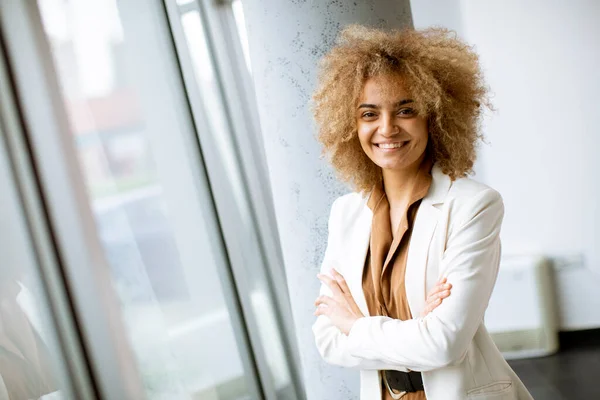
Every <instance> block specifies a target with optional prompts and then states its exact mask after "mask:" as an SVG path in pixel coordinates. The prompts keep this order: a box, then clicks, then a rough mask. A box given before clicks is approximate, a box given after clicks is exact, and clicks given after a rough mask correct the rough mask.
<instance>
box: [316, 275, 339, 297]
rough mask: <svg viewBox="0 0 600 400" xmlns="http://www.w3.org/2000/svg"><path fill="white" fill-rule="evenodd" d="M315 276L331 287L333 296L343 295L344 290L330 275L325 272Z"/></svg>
mask: <svg viewBox="0 0 600 400" xmlns="http://www.w3.org/2000/svg"><path fill="white" fill-rule="evenodd" d="M317 278H319V280H320V281H321V282H323V283H324V284H326V285H327V286H329V289H331V292H332V293H333V295H334V296H343V295H344V292H343V290H342V288H341V287H340V285H339V284H338V282H337V281H336V280H335V279H333V278H332V277H330V276H328V275H325V274H317Z"/></svg>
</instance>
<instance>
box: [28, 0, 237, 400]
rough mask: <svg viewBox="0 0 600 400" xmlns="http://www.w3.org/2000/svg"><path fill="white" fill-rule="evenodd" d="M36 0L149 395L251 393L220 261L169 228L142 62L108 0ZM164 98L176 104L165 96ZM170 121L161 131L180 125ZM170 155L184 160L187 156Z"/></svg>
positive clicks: (171, 212) (205, 232)
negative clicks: (139, 77) (140, 76)
mask: <svg viewBox="0 0 600 400" xmlns="http://www.w3.org/2000/svg"><path fill="white" fill-rule="evenodd" d="M39 4H40V9H41V12H42V16H43V19H44V25H45V29H46V32H47V35H48V37H49V40H50V43H51V47H52V52H53V56H54V59H55V64H56V66H57V70H58V73H59V79H60V82H61V85H62V89H63V94H64V97H65V107H66V109H67V112H68V115H69V118H70V122H71V127H72V131H73V140H74V142H75V144H76V148H77V152H78V156H79V161H80V166H81V170H82V173H83V175H84V177H85V180H86V185H87V189H88V194H89V199H90V202H91V205H92V208H93V211H94V214H95V218H96V224H97V228H98V234H99V237H100V239H101V241H102V243H103V246H104V250H105V254H106V257H107V260H108V262H109V264H110V268H111V274H112V278H113V284H114V288H115V290H116V292H117V294H118V296H119V299H120V304H121V311H122V314H123V320H124V322H125V324H126V328H127V330H128V334H129V338H130V343H131V346H132V348H133V349H134V352H135V354H136V357H137V361H138V363H139V368H140V371H141V374H142V378H143V381H144V384H145V388H146V390H147V393H148V397H149V398H152V399H178V398H190V399H211V400H212V399H243V398H248V397H249V394H248V386H247V384H246V382H247V380H246V378H247V376H246V375H247V373H246V371H244V363H243V362H242V361H243V357H248V355H246V354H245V352H243V353H240V350H239V347H238V341H236V336H235V332H234V329H233V327H232V323H231V318H230V317H231V316H230V314H229V310H228V308H227V306H226V303H225V298H224V294H223V290H222V286H221V281H220V279H219V275H218V273H217V272H218V271H217V268H223V266H221V265H219V266H218V265H217V262H216V261H215V254H214V252H215V251H214V250H213V249H212V248H211V246H210V244H209V242H208V241H206V240H204V241H203V240H200V239H199V240H198V241H196V242H195V243H194V246H189V245H188V243H189V241H181V240H179V236H178V233H179V232H176V231H175V229H174V226H175V224H174V221H175V220H176V219H178V220H179V223H181V218H180V214H178V212H179V210H177V209H174V208H173V207H169V206H168V205H169V204H171V206H172V205H173V203H169V201H168V200H167V199H168V195H169V193H167V190H168V187H170V186H169V185H167V184H165V183H166V182H165V180H164V179H161V176H164V175H161V174H160V173H159V169H160V168H159V166H160V165H159V164H158V162H157V160H158V157H157V151H161V149H160V148H157V147H156V146H155V145H153V143H154V142H153V141H152V139H151V135H150V134H149V132H150V131H152V130H153V129H158V127H156V126H152V125H151V124H152V122H149V121H155V120H154V119H151V118H148V114H147V112H146V111H145V109H144V107H143V103H142V101H141V100H142V94H141V93H140V92H139V90H138V88H139V87H138V86H136V83H138V81H136V80H135V74H136V72H139V71H135V69H134V70H131V69H130V68H132V67H131V66H132V65H139V63H130V61H131V60H130V59H129V58H128V57H131V54H128V53H130V51H129V50H131V47H132V45H131V43H128V42H127V37H125V34H124V29H123V27H122V23H123V19H122V17H121V16H120V13H119V9H118V7H117V5H116V2H115V1H114V0H86V1H82V0H70V1H64V0H40V1H39ZM150 23H151V21H150ZM128 45H129V47H128ZM135 45H136V46H137V45H138V43H136V44H135ZM173 81H175V82H176V81H177V80H173ZM161 106H163V107H165V108H166V107H173V105H172V104H169V102H167V101H165V102H164V104H162V105H161ZM177 129H178V128H177V127H174V128H173V129H172V130H171V131H169V132H168V133H165V134H168V135H170V136H173V135H179V134H184V133H182V132H177ZM161 159H164V157H161ZM170 162H171V163H172V164H173V165H174V166H176V167H181V168H187V166H186V165H184V164H183V163H184V162H185V160H180V159H176V158H173V159H172V160H171V161H170ZM173 178H174V179H177V177H176V176H174V177H173ZM180 201H181V202H185V201H193V200H192V199H180ZM194 206H195V207H200V206H199V205H194ZM200 212H209V213H212V212H213V211H212V209H211V210H200ZM184 217H185V216H184ZM195 229H197V231H198V232H200V233H199V234H198V237H200V236H201V237H202V238H206V237H210V236H214V235H216V234H218V232H209V229H208V227H207V226H201V227H195ZM184 253H185V254H186V255H188V256H184ZM189 254H193V255H194V257H192V258H190V257H189Z"/></svg>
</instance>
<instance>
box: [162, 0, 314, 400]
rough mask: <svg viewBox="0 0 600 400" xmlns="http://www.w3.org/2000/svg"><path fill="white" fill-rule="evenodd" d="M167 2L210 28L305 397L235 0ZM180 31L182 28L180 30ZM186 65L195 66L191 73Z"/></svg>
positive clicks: (251, 205)
mask: <svg viewBox="0 0 600 400" xmlns="http://www.w3.org/2000/svg"><path fill="white" fill-rule="evenodd" d="M165 3H166V5H167V8H168V9H169V8H170V10H169V11H170V15H169V16H170V18H171V20H173V19H174V18H177V17H178V16H179V14H184V13H187V12H190V11H198V12H199V14H200V16H201V18H202V23H203V28H204V34H205V36H206V39H207V41H208V46H209V52H210V54H211V57H210V58H211V60H210V62H211V63H212V66H213V71H214V73H215V75H216V78H217V80H218V82H219V86H220V92H221V93H220V97H221V101H222V103H223V104H222V106H223V107H224V109H225V113H226V118H227V123H228V125H229V129H230V133H231V141H232V143H233V144H234V147H235V148H234V149H232V150H233V151H235V152H236V153H235V154H236V160H238V162H239V165H238V167H239V170H240V175H241V179H240V181H241V182H242V184H243V187H242V188H238V189H241V190H243V192H244V199H246V200H247V204H245V205H243V206H241V207H239V206H238V207H239V208H241V212H242V213H245V214H246V215H245V217H246V218H248V219H250V220H251V223H252V226H253V229H254V232H253V236H254V237H255V240H256V246H257V247H259V249H260V257H261V261H260V262H261V264H262V267H263V269H264V271H263V275H262V277H261V279H264V280H265V284H266V286H267V287H268V291H269V297H270V301H271V302H272V305H273V307H274V309H275V313H276V318H277V324H278V329H279V330H280V332H281V335H282V341H283V345H284V350H285V353H286V358H287V359H288V368H289V370H290V375H291V380H292V386H293V391H294V394H293V397H294V398H298V399H301V398H305V393H304V387H303V384H302V378H301V373H300V369H299V367H300V357H299V352H298V349H297V346H296V335H295V329H294V323H293V319H292V313H291V307H290V304H289V292H288V290H287V283H286V282H287V280H286V277H285V269H284V268H283V265H284V264H283V255H282V253H281V246H280V243H279V239H278V238H279V236H278V234H277V231H278V229H277V224H276V219H275V213H274V205H273V201H272V194H271V187H270V181H269V179H268V172H267V171H268V170H267V166H266V158H265V155H264V146H263V141H262V136H261V134H260V124H259V119H258V113H257V110H256V109H255V107H253V104H255V94H254V90H253V85H252V79H251V77H250V75H249V71H248V70H247V68H246V64H245V60H244V55H243V51H242V48H241V43H240V42H239V36H238V32H237V27H236V25H235V19H234V16H233V10H232V8H231V2H230V1H200V0H195V1H192V2H190V3H186V4H184V5H180V6H179V7H177V6H176V5H174V4H173V3H175V2H174V1H170V0H165ZM171 26H172V30H173V32H174V34H176V33H177V31H178V29H177V24H176V23H174V22H173V21H172V22H171ZM180 35H182V34H181V33H180ZM175 39H178V40H176V44H177V49H178V54H179V57H180V60H181V63H182V69H183V70H184V77H185V78H186V85H187V90H188V95H189V96H190V98H192V99H193V98H194V95H193V93H194V91H196V90H197V85H198V83H197V82H195V78H194V75H193V71H192V70H191V65H190V66H187V64H191V63H190V61H189V57H188V56H187V55H186V53H187V48H186V43H185V37H183V38H181V37H180V38H177V35H175ZM186 67H187V69H190V71H187V74H186ZM200 108H201V106H200V105H199V106H198V107H196V109H195V110H194V111H195V114H194V115H195V118H196V114H201V110H200V111H198V109H200ZM199 135H201V137H200V140H201V141H202V142H203V148H205V150H206V149H207V148H210V147H211V146H212V144H211V143H210V138H207V137H206V136H207V135H204V136H205V137H202V133H201V132H199ZM242 149H243V151H242ZM208 161H209V163H208V165H207V169H208V172H209V175H210V174H212V175H213V176H214V177H215V178H214V179H215V180H217V179H219V178H220V177H221V176H224V175H223V171H222V169H221V167H220V166H219V160H218V158H217V157H215V159H214V160H208ZM210 161H212V162H210ZM222 192H223V193H215V196H216V198H217V199H219V202H222V201H225V200H224V198H225V197H226V196H227V193H226V190H224V191H222ZM221 199H223V200H221ZM225 210H227V208H225ZM223 213H224V211H222V212H221V214H223ZM223 222H224V229H225V230H227V229H230V230H234V229H235V227H234V226H232V224H231V223H229V224H228V223H227V221H223ZM234 269H235V266H234ZM251 333H252V332H251ZM263 375H265V374H263ZM271 395H274V396H276V397H274V398H277V396H278V394H276V393H275V394H271ZM288 395H289V394H288ZM269 398H270V397H269Z"/></svg>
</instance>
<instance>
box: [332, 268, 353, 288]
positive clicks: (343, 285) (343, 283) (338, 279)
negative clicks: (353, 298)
mask: <svg viewBox="0 0 600 400" xmlns="http://www.w3.org/2000/svg"><path fill="white" fill-rule="evenodd" d="M331 275H332V276H333V279H335V281H336V282H337V283H338V285H339V286H340V289H342V292H344V294H350V288H349V287H348V284H347V283H346V280H345V279H344V277H343V276H342V274H340V273H339V272H337V271H336V270H335V269H333V268H332V269H331Z"/></svg>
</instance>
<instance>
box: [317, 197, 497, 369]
mask: <svg viewBox="0 0 600 400" xmlns="http://www.w3.org/2000/svg"><path fill="white" fill-rule="evenodd" d="M465 209H466V210H467V212H465V215H464V217H463V218H461V220H460V222H459V223H457V227H456V228H454V229H453V232H452V233H451V234H449V236H448V239H447V245H446V250H445V252H444V255H443V258H442V261H441V265H440V274H441V275H442V276H445V277H446V278H447V280H448V281H450V282H452V284H453V285H454V288H453V290H452V295H451V296H449V297H447V298H445V299H444V300H443V302H442V303H441V304H438V305H436V306H435V307H433V308H431V307H428V308H429V311H428V313H427V314H426V315H424V316H423V315H421V316H419V317H418V318H416V319H411V320H407V321H401V320H396V319H392V318H388V317H365V316H362V314H358V313H357V309H358V307H355V303H354V300H353V299H352V300H350V298H351V295H350V296H349V295H348V292H347V291H346V288H343V287H342V286H343V285H345V282H341V281H339V279H340V277H339V276H337V275H335V274H334V276H332V277H331V278H325V279H324V284H323V285H322V287H321V296H320V297H319V300H317V304H318V309H317V312H316V314H317V315H318V318H317V321H316V322H315V324H314V325H313V332H314V333H315V339H316V343H317V347H318V349H319V352H320V353H321V355H322V356H323V358H324V359H325V361H327V362H329V363H331V364H335V365H340V366H344V367H350V368H359V369H380V370H381V369H396V370H401V371H406V370H407V369H411V370H415V371H429V370H432V369H437V368H441V367H444V366H447V365H450V364H452V363H455V362H457V361H459V360H461V359H462V357H463V356H464V354H465V353H466V350H467V348H468V345H469V343H470V342H471V341H472V339H473V336H474V335H475V332H476V330H477V328H478V327H479V325H480V324H481V322H482V320H483V315H484V312H485V309H486V308H487V304H488V302H489V298H490V296H491V292H492V289H493V286H494V283H495V280H496V276H497V271H498V265H499V257H500V239H499V233H500V225H501V221H502V217H503V205H502V199H501V198H500V196H499V194H498V193H497V192H495V191H493V190H486V191H484V192H481V193H479V194H478V195H476V196H475V197H474V198H473V199H471V202H470V203H469V204H468V205H467V206H465ZM332 214H333V210H332ZM330 232H331V230H330ZM331 256H332V255H331V254H327V252H326V257H325V260H324V264H323V267H324V268H327V267H326V265H328V264H325V262H326V261H329V262H330V260H331ZM328 257H329V258H328ZM322 272H327V271H322ZM338 275H339V274H338ZM336 276H337V277H336ZM341 280H342V281H343V278H341ZM334 281H335V283H334ZM336 284H337V287H336ZM330 285H331V286H333V288H331V287H330ZM434 290H435V289H434ZM323 296H325V297H323ZM435 300H437V299H435ZM435 300H434V301H435ZM431 301H432V299H428V304H430V305H431ZM353 303H354V304H353Z"/></svg>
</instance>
